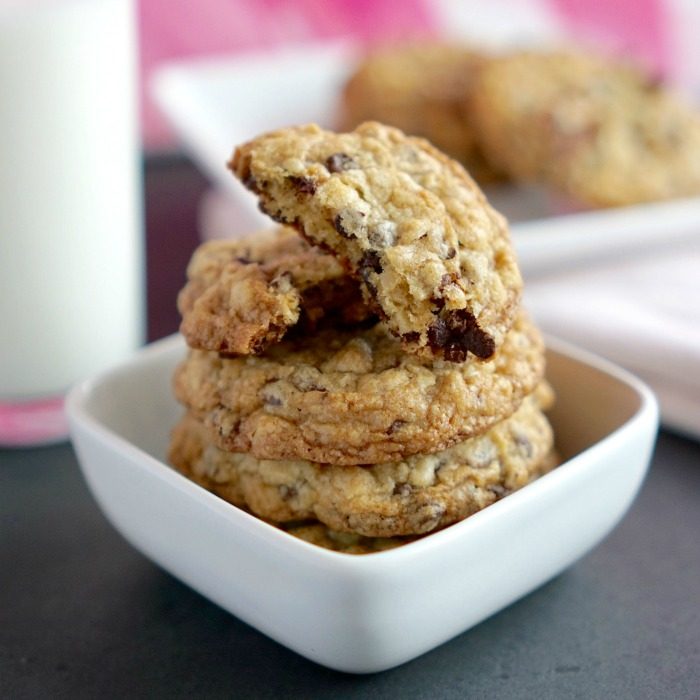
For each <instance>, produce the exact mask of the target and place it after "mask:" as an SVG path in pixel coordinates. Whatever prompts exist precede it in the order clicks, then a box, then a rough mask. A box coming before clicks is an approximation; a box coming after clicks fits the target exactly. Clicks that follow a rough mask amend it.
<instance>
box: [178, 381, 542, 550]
mask: <svg viewBox="0 0 700 700" xmlns="http://www.w3.org/2000/svg"><path fill="white" fill-rule="evenodd" d="M542 395H544V396H545V400H547V399H548V390H547V389H546V388H544V389H543V390H542V391H541V392H535V393H534V394H533V395H531V396H528V397H527V398H526V399H525V400H524V401H523V403H522V405H521V406H520V408H519V409H518V410H517V411H516V412H515V413H514V414H513V415H511V416H509V417H508V418H505V419H504V420H502V421H500V422H499V423H497V424H495V425H494V426H492V427H491V428H490V429H489V430H488V431H487V432H486V433H484V434H483V435H480V436H478V437H474V438H471V439H470V440H467V441H465V442H461V443H458V444H457V445H454V446H453V447H451V448H449V449H447V450H443V451H441V452H438V453H436V454H431V455H414V456H412V457H410V458H408V459H406V460H403V461H400V462H392V463H387V464H378V465H374V466H371V467H368V466H331V465H323V464H314V463H312V462H308V461H302V460H296V461H290V460H283V461H274V460H259V459H256V458H254V457H251V456H250V455H246V454H239V453H231V452H226V451H224V450H221V449H219V448H217V447H216V446H215V445H213V443H212V442H211V439H210V434H209V432H208V431H207V430H206V428H205V427H204V426H203V425H202V424H201V423H199V422H198V421H197V420H196V419H194V418H192V417H191V416H187V417H185V418H184V419H183V421H182V422H181V423H180V424H179V425H178V427H177V428H176V429H175V431H174V434H173V441H172V445H171V450H170V459H171V461H172V463H173V464H175V465H176V466H177V467H178V468H179V469H180V470H181V471H182V472H183V473H185V474H187V475H188V476H190V477H191V478H192V479H194V480H195V481H197V482H198V483H200V484H201V485H203V486H205V487H206V488H208V489H210V490H212V491H214V492H215V493H217V494H219V495H221V496H222V497H223V498H225V499H226V500H229V501H230V502H232V503H234V504H235V505H239V506H244V507H246V508H248V509H249V510H250V511H251V512H253V513H254V514H256V515H258V516H260V517H262V518H265V519H267V520H270V521H272V522H290V521H298V520H318V521H319V522H321V523H322V524H324V525H325V526H327V527H328V528H330V529H331V530H333V531H336V532H346V533H353V534H356V535H362V536H365V537H394V536H398V535H418V534H424V533H427V532H431V531H433V530H435V529H438V528H441V527H445V526H446V525H449V524H451V523H454V522H457V521H459V520H463V519H464V518H466V517H468V516H469V515H471V514H473V513H475V512H477V511H478V510H481V509H482V508H485V507H486V506H488V505H490V504H491V503H493V502H495V501H496V500H498V499H499V498H501V497H503V496H504V495H506V494H508V493H510V492H512V491H515V490H517V489H519V488H521V487H522V486H525V485H526V484H528V483H529V482H530V481H531V480H532V479H533V478H535V476H537V475H538V474H539V473H540V468H541V465H542V464H543V463H544V462H545V458H546V456H547V455H548V454H549V452H550V451H551V449H552V443H553V436H552V429H551V427H550V425H549V422H548V421H547V419H546V417H545V416H544V414H543V413H542V407H541V404H542V403H543V401H542Z"/></svg>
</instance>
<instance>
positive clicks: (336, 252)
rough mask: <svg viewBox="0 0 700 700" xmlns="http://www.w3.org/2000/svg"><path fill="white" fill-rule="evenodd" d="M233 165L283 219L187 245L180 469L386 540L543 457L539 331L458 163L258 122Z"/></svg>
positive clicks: (489, 213) (248, 501)
mask: <svg viewBox="0 0 700 700" xmlns="http://www.w3.org/2000/svg"><path fill="white" fill-rule="evenodd" d="M231 168H232V169H233V171H234V172H235V173H236V175H237V176H238V177H239V178H240V179H241V180H242V181H243V182H244V183H245V184H246V185H247V186H248V187H249V188H250V189H252V190H253V191H254V192H256V193H257V194H258V196H259V198H260V203H261V208H262V209H263V210H264V211H267V212H268V213H269V214H270V215H271V216H272V218H274V219H275V220H277V221H278V222H282V223H284V224H287V226H279V227H278V228H277V229H275V230H273V231H270V232H264V233H261V234H258V235H256V236H253V237H250V238H249V239H245V240H240V241H218V242H212V243H208V244H204V245H203V246H201V247H200V249H199V250H198V251H197V252H196V253H195V255H194V256H193V259H192V261H191V263H190V266H189V268H188V283H187V286H186V287H185V288H184V289H183V290H182V292H181V294H180V296H179V299H178V305H179V308H180V311H181V312H182V315H183V323H182V327H181V328H182V331H183V334H184V335H185V338H186V339H187V342H188V344H189V345H190V347H191V349H190V351H189V354H188V357H187V359H186V360H185V361H184V362H183V363H182V364H181V366H180V367H179V368H178V369H177V371H176V375H175V391H176V395H177V397H178V399H179V400H180V401H181V403H183V404H184V405H185V406H186V408H187V409H188V414H187V416H186V417H185V419H184V420H183V421H182V422H181V424H180V425H179V426H178V428H177V429H176V431H175V433H174V434H173V442H172V444H171V460H172V461H173V463H174V464H176V466H178V468H180V469H181V470H182V471H183V472H184V473H186V474H188V475H189V476H191V477H192V478H194V479H195V480H197V481H198V482H199V483H201V484H203V485H205V486H207V487H208V488H211V489H212V490H214V491H216V492H217V493H220V494H222V495H223V496H224V497H225V498H227V499H229V500H231V501H232V502H233V503H235V504H237V505H243V506H245V507H248V508H250V509H251V510H253V512H255V513H256V514H258V515H260V516H262V517H265V518H267V519H269V520H271V521H274V522H278V523H280V522H287V521H290V520H295V519H297V520H298V519H303V520H307V519H311V520H314V519H316V518H317V519H318V520H319V521H320V522H321V523H323V524H324V525H325V526H327V527H331V528H333V529H336V530H341V531H343V532H346V533H355V534H358V535H362V536H367V537H387V536H389V537H394V536H403V535H409V536H410V535H415V534H421V533H425V532H427V531H430V530H432V529H435V528H438V527H443V526H445V525H447V524H449V523H451V522H454V521H455V520H459V519H462V518H464V517H466V516H468V515H469V514H471V513H472V512H474V511H475V510H477V509H479V508H481V507H484V506H485V505H488V504H489V503H491V502H493V500H495V499H497V498H499V497H500V496H502V495H503V494H504V493H507V492H508V491H510V490H513V489H515V488H518V487H520V486H522V485H524V484H526V483H527V482H528V481H529V480H530V479H532V478H535V476H537V474H539V473H541V471H543V470H545V469H547V468H550V467H551V466H552V462H551V459H547V457H548V453H549V452H550V450H551V447H552V434H551V428H550V427H549V424H548V423H547V421H546V418H545V417H544V415H543V414H542V411H543V410H544V409H546V408H547V406H548V404H549V402H550V400H551V392H549V391H548V389H547V387H546V385H545V384H544V383H543V381H542V380H543V374H544V348H543V343H542V339H541V337H540V335H539V333H538V331H537V329H536V328H535V327H534V326H533V324H532V323H531V322H530V321H529V320H528V319H527V317H526V316H525V314H524V313H523V312H522V310H521V309H520V306H519V301H520V294H521V286H522V283H521V278H520V274H519V271H518V267H517V264H516V260H515V256H514V254H513V251H512V249H511V244H510V239H509V233H508V229H507V226H506V223H505V220H504V219H503V218H502V217H501V216H500V215H499V214H497V213H496V212H495V211H494V210H493V209H492V208H491V207H490V206H489V204H488V203H487V201H486V200H485V198H484V197H483V195H482V194H481V192H480V190H479V189H478V187H477V186H476V185H475V184H474V182H473V181H472V180H471V178H470V177H469V175H467V173H466V172H465V171H464V170H463V169H462V168H461V166H459V165H457V164H456V163H454V162H452V161H451V160H449V159H448V158H446V157H445V156H443V155H442V154H441V153H439V152H438V151H436V150H435V149H434V148H433V147H432V146H430V145H429V144H428V143H427V142H425V141H423V140H422V139H417V138H411V137H407V136H405V135H404V134H403V133H402V132H400V131H398V130H396V129H393V128H389V127H385V126H382V125H380V124H376V123H367V124H364V125H362V126H360V127H359V128H358V129H357V130H356V131H355V132H352V133H349V134H333V133H329V132H325V131H323V130H321V129H319V128H318V127H316V126H307V127H299V128H290V129H285V130H281V131H278V132H274V133H270V134H265V135H263V136H260V137H258V138H257V139H255V140H253V141H251V142H250V143H248V144H245V145H243V146H241V147H239V148H238V149H237V150H236V152H235V155H234V157H233V159H232V161H231ZM292 227H293V228H292ZM293 229H296V231H294V230H293ZM299 233H301V234H302V235H301V236H300V235H299ZM312 244H313V245H312ZM378 319H382V320H381V321H378ZM331 465H332V466H331Z"/></svg>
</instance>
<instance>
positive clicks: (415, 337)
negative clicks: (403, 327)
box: [401, 331, 420, 343]
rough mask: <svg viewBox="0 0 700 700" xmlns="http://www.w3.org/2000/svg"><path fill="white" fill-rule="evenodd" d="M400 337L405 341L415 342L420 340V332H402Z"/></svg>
mask: <svg viewBox="0 0 700 700" xmlns="http://www.w3.org/2000/svg"><path fill="white" fill-rule="evenodd" d="M401 338H402V339H403V340H405V341H406V342H407V343H417V342H418V341H419V340H420V333H419V332H418V331H410V332H409V333H404V334H403V335H402V336H401Z"/></svg>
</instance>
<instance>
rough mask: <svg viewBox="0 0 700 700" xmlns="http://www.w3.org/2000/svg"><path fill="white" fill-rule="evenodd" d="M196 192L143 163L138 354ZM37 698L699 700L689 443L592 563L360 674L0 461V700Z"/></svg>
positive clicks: (69, 496) (43, 464) (72, 465)
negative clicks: (216, 596) (421, 650)
mask: <svg viewBox="0 0 700 700" xmlns="http://www.w3.org/2000/svg"><path fill="white" fill-rule="evenodd" d="M205 187H206V184H205V183H204V181H203V179H202V178H201V176H200V175H199V174H197V173H196V171H194V170H193V169H192V168H191V166H189V165H188V164H187V163H186V162H184V161H177V160H176V161H165V162H163V161H156V162H151V163H149V167H148V169H147V178H146V192H147V231H148V238H147V250H148V255H149V271H148V295H149V304H148V308H149V338H150V339H153V338H156V337H160V336H161V335H165V334H166V333H169V332H171V331H172V330H174V327H175V326H176V323H177V315H176V312H175V309H174V304H173V299H174V295H175V293H176V291H177V288H178V287H179V286H180V284H181V283H182V274H183V270H184V263H185V262H186V260H187V257H188V256H189V253H190V251H191V249H192V247H193V246H194V245H195V243H196V233H195V230H196V229H195V218H196V202H197V200H198V198H199V196H200V195H201V193H202V191H204V189H205ZM591 507H592V508H595V504H594V503H592V504H591ZM552 536H556V533H552ZM435 575H436V576H439V575H440V572H437V571H436V572H435ZM53 697H66V698H95V697H101V698H111V697H115V698H141V697H144V698H146V697H168V698H178V697H187V698H199V697H205V698H208V697H235V698H249V697H250V698H286V697H290V698H297V697H299V698H323V697H339V698H342V697H372V698H501V697H502V698H557V699H559V698H635V699H636V698H664V699H665V698H671V699H675V698H700V443H697V442H694V441H691V440H687V439H684V438H682V437H678V436H676V435H673V434H670V433H666V432H662V433H661V435H660V438H659V442H658V445H657V450H656V453H655V456H654V461H653V464H652V468H651V470H650V473H649V477H648V479H647V481H646V482H645V485H644V487H643V489H642V491H641V493H640V495H639V497H638V499H637V500H636V502H635V504H634V505H633V507H632V509H631V510H630V512H629V513H628V515H627V516H626V518H625V519H624V520H623V522H622V523H621V524H620V525H619V526H618V527H617V528H616V529H615V530H614V532H613V533H612V534H611V535H610V536H609V537H608V538H607V539H606V540H605V541H604V542H603V543H602V544H601V545H600V546H598V547H597V548H596V549H595V550H594V551H593V552H591V553H590V554H588V555H587V556H586V557H584V558H583V559H582V560H580V561H579V562H578V563H577V564H575V565H574V566H573V567H572V568H570V569H569V570H568V571H566V572H565V573H564V574H562V575H561V576H559V577H558V578H556V579H555V580H553V581H551V582H550V583H548V584H546V585H545V586H543V587H542V588H540V589H539V590H537V591H536V592H534V593H532V594H531V595H529V596H528V597H526V598H524V599H523V600H521V601H519V602H517V603H515V604H514V605H512V606H511V607H509V608H508V609H506V610H504V611H502V612H500V613H499V614H497V615H495V616H494V617H492V618H491V619H489V620H487V621H485V622H483V623H482V624H480V625H479V626H477V627H476V628H474V629H472V630H470V631H468V632H466V633H464V634H462V635H461V636H459V637H457V638H455V639H454V640H452V641H450V642H448V643H447V644H445V645H443V646H441V647H439V648H438V649H436V650H434V651H432V652H430V653H428V654H426V655H424V656H422V657H420V658H419V659H416V660H414V661H412V662H410V663H408V664H406V665H404V666H402V667H399V668H396V669H393V670H390V671H386V672H384V673H381V674H376V675H372V676H352V675H346V674H341V673H337V672H334V671H331V670H328V669H325V668H323V667H321V666H317V665H316V664H314V663H312V662H310V661H307V660H305V659H303V658H302V657H300V656H298V655H296V654H295V653H293V652H291V651H288V650H287V649H285V648H284V647H282V646H280V645H278V644H276V643H275V642H273V641H271V640H269V639H268V638H267V637H265V636H263V635H262V634H260V633H258V632H257V631H256V630H254V629H252V628H250V627H248V626H247V625H245V624H244V623H242V622H240V621H238V620H237V619H235V618H234V617H232V616H231V615H229V614H228V613H226V612H224V611H222V610H221V609H219V608H218V607H216V606H215V605H213V604H211V603H209V602H208V601H207V600H206V599H204V598H202V597H201V596H199V595H198V594H196V593H194V592H193V591H191V590H190V589H189V588H187V587H186V586H184V585H183V584H181V583H179V582H178V581H177V580H176V579H174V578H173V577H171V576H170V575H168V574H167V573H165V572H163V571H162V570H160V569H159V568H158V567H156V566H155V565H154V564H152V563H151V562H150V561H148V560H147V559H145V558H144V557H143V556H142V555H141V554H139V553H138V552H136V551H135V550H134V549H133V548H132V547H131V546H129V545H128V544H127V543H126V542H125V541H124V540H122V538H121V537H120V535H118V534H117V533H116V532H115V531H114V530H113V529H112V527H111V526H110V525H109V524H108V523H107V521H106V520H105V519H104V517H103V516H102V514H101V513H100V511H99V509H98V507H97V505H96V504H95V502H94V501H93V500H92V497H91V496H90V494H89V492H88V490H87V488H86V486H85V483H84V482H83V480H82V477H81V475H80V472H79V468H78V465H77V462H76V458H75V455H74V453H73V450H72V448H71V447H70V445H68V444H64V445H60V446H55V447H46V448H36V449H27V450H0V698H3V699H4V698H53Z"/></svg>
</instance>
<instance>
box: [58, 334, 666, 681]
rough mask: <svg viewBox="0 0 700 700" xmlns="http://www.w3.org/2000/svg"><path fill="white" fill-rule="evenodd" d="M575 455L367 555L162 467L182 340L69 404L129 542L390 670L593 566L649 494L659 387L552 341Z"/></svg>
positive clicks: (310, 654)
mask: <svg viewBox="0 0 700 700" xmlns="http://www.w3.org/2000/svg"><path fill="white" fill-rule="evenodd" d="M548 347H549V351H548V362H549V364H548V377H549V379H550V381H551V382H552V384H553V385H554V387H555V389H556V391H557V395H558V402H557V405H556V408H555V409H554V410H553V412H552V416H551V418H552V422H553V425H554V427H555V431H556V437H557V443H558V447H559V450H560V452H561V453H562V455H563V457H564V459H565V460H566V461H565V462H564V463H563V464H562V465H561V466H559V467H558V468H557V469H555V470H554V471H553V472H551V473H549V474H547V475H545V476H543V477H542V478H540V479H539V480H537V481H535V482H534V483H532V484H530V485H528V486H526V487H525V488H523V489H522V490H520V491H517V492H515V493H513V494H511V495H509V496H507V497H506V498H504V499H502V500H501V501H498V502H497V503H495V504H493V505H491V506H489V507H488V508H486V509H484V510H483V511H481V512H479V513H477V514H475V515H473V516H471V517H470V518H468V519H467V520H465V521H463V522H461V523H458V524H456V525H453V526H451V527H448V528H446V529H445V530H442V531H441V532H438V533H435V534H432V535H429V536H427V537H425V538H424V539H421V540H418V541H416V542H413V543H411V544H408V545H405V546H403V547H399V548H397V549H393V550H389V551H385V552H378V553H375V554H368V555H364V556H357V555H350V554H342V553H338V552H332V551H328V550H325V549H322V548H320V547H317V546H315V545H311V544H308V543H306V542H303V541H301V540H298V539H296V538H294V537H292V536H291V535H288V534H287V533H285V532H282V531H280V530H278V529H276V528H274V527H272V526H270V525H268V524H266V523H264V522H262V521H261V520H258V519H257V518H255V517H253V516H251V515H249V514H247V513H245V512H243V511H241V510H239V509H238V508H236V507H234V506H232V505H230V504H228V503H226V502H225V501H223V500H221V499H220V498H218V497H217V496H214V495H213V494H211V493H209V492H207V491H206V490H204V489H203V488H200V487H199V486H197V485H196V484H194V483H192V482H191V481H189V480H188V479H186V478H185V477H183V476H181V475H180V474H178V473H177V472H175V471H174V470H173V469H171V468H170V467H169V466H167V464H165V462H164V461H163V456H164V455H165V453H166V447H167V443H168V436H169V431H170V429H171V427H172V426H173V425H174V424H175V422H176V420H177V418H178V417H179V415H180V412H181V409H180V408H179V407H178V405H177V404H176V403H175V401H174V400H173V398H172V393H171V388H170V378H171V375H172V372H173V369H174V367H175V365H176V363H177V362H178V361H179V360H180V359H181V358H182V357H183V354H184V344H183V342H182V340H181V339H180V338H178V337H173V338H169V339H166V340H163V341H160V342H158V343H155V344H154V345H152V346H150V347H148V348H146V349H144V350H143V351H142V352H140V353H139V354H138V355H136V356H135V357H134V358H133V359H132V360H131V361H129V362H128V363H126V364H123V365H121V366H119V367H117V368H116V369H113V370H111V371H108V372H106V373H104V374H101V375H100V376H97V377H95V378H93V379H89V380H87V381H85V382H84V383H82V384H81V385H79V386H77V387H76V388H75V389H74V390H73V391H72V392H71V394H70V396H69V398H68V402H67V407H68V415H69V419H70V424H71V432H72V437H73V440H74V444H75V446H76V449H77V453H78V458H79V461H80V464H81V466H82V469H83V472H84V475H85V478H86V479H87V482H88V484H89V486H90V488H91V490H92V493H93V494H94V496H95V498H96V499H97V501H98V503H99V504H100V506H101V507H102V509H103V511H104V513H105V515H106V516H107V517H108V518H109V520H110V521H111V522H112V524H113V525H114V526H115V527H116V528H117V530H119V531H120V532H121V533H122V535H123V536H124V537H125V538H126V539H127V540H128V541H129V542H131V543H132V544H133V545H134V546H135V547H136V548H137V549H139V550H140V551H141V552H143V553H144V554H145V555H146V556H147V557H149V558H150V559H152V560H153V561H154V562H156V563H157V564H159V565H160V566H161V567H162V568H164V569H165V570H167V571H169V572H170V573H172V574H173V575H174V576H176V577H177V578H179V579H180V580H182V581H183V582H185V583H186V584H188V585H189V586H191V587H192V588H194V589H195V590H197V591H199V592H200V593H201V594H202V595H204V596H206V597H207V598H209V599H210V600H212V601H213V602H215V603H217V604H218V605H220V606H221V607H223V608H224V609H226V610H228V611H229V612H231V613H233V614H234V615H236V616H237V617H239V618H241V619H242V620H244V621H245V622H247V623H248V624H250V625H252V626H254V627H256V628H257V629H259V630H260V631H261V632H263V633H265V634H267V635H268V636H270V637H272V638H273V639H275V640H276V641H278V642H280V643H281V644H284V645H285V646H287V647H289V648H290V649H293V650H295V651H296V652H298V653H299V654H302V655H303V656H305V657H307V658H309V659H312V660H313V661H316V662H318V663H320V664H323V665H325V666H329V667H331V668H334V669H338V670H342V671H349V672H354V673H369V672H375V671H381V670H384V669H387V668H391V667H392V666H396V665H398V664H401V663H403V662H405V661H408V660H410V659H412V658H414V657H416V656H418V655H420V654H422V653H424V652H426V651H428V650H430V649H432V648H434V647H436V646H437V645H439V644H441V643H443V642H445V641H447V640H448V639H450V638H452V637H454V636H455V635H458V634H460V633H461V632H463V631H465V630H467V629H469V628H470V627H472V626H473V625H476V624H477V623H478V622H480V621H482V620H484V619H485V618H487V617H488V616H490V615H492V614H493V613H495V612H497V611H498V610H500V609H502V608H504V607H505V606H507V605H509V604H510V603H512V602H514V601H515V600H517V599H518V598H520V597H521V596H523V595H525V594H526V593H528V592H530V591H532V590H533V589H534V588H536V587H537V586H539V585H541V584H542V583H544V582H545V581H547V580H548V579H550V578H552V577H553V576H556V575H557V574H558V573H560V572H561V571H562V570H563V569H565V568H566V567H568V566H569V565H570V564H572V563H573V562H574V561H576V559H578V558H579V557H581V556H582V555H583V554H584V553H585V552H586V551H588V550H589V549H590V548H591V547H593V546H594V545H595V544H597V543H598V542H599V541H600V540H601V539H602V538H603V537H604V536H605V535H606V534H607V533H608V532H609V531H610V530H611V529H612V528H613V527H614V526H615V524H616V523H617V522H618V521H619V520H620V518H621V517H622V516H623V514H624V513H625V511H626V510H627V508H628V507H629V505H630V504H631V502H632V500H633V499H634V497H635V495H636V493H637V491H638V489H639V487H640V484H641V482H642V479H643V477H644V474H645V471H646V468H647V465H648V463H649V459H650V454H651V450H652V447H653V443H654V439H655V435H656V430H657V425H658V411H657V406H656V401H655V399H654V397H653V395H652V394H651V392H650V391H649V390H648V389H647V388H646V387H645V386H644V385H643V384H642V383H641V382H639V381H638V380H636V379H635V378H634V377H632V376H630V375H629V374H628V373H626V372H625V371H623V370H620V369H617V368H616V367H614V366H612V365H611V364H609V363H608V362H605V361H603V360H600V359H598V358H595V357H593V356H591V355H589V354H587V353H584V352H582V351H579V350H576V349H574V348H572V347H570V346H568V345H566V344H564V343H561V342H560V341H556V340H554V339H550V340H549V342H548Z"/></svg>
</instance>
